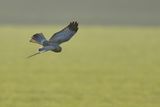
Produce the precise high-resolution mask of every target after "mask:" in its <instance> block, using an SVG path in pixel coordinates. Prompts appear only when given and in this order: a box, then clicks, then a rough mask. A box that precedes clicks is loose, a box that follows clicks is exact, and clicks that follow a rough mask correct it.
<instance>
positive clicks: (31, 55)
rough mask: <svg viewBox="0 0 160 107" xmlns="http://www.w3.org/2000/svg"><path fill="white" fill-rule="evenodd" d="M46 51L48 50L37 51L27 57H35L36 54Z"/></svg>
mask: <svg viewBox="0 0 160 107" xmlns="http://www.w3.org/2000/svg"><path fill="white" fill-rule="evenodd" d="M44 52H46V51H45V50H43V51H39V52H37V53H34V54H32V55H30V56H28V57H27V58H31V57H33V56H35V55H38V54H41V53H44Z"/></svg>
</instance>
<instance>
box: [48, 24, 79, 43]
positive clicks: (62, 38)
mask: <svg viewBox="0 0 160 107" xmlns="http://www.w3.org/2000/svg"><path fill="white" fill-rule="evenodd" d="M77 31H78V23H77V22H71V23H70V24H69V25H68V26H66V27H65V28H64V29H62V30H61V31H59V32H57V33H55V34H54V35H53V36H52V37H51V38H50V39H49V42H50V43H56V44H61V43H63V42H66V41H68V40H70V39H71V37H72V36H73V35H74V34H75V33H76V32H77Z"/></svg>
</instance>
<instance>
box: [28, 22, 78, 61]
mask: <svg viewBox="0 0 160 107" xmlns="http://www.w3.org/2000/svg"><path fill="white" fill-rule="evenodd" d="M77 31H78V23H77V22H76V21H73V22H70V24H69V25H68V26H66V27H65V28H64V29H62V30H61V31H59V32H57V33H55V34H53V36H52V37H51V38H50V39H49V40H47V39H46V38H45V37H44V35H43V33H36V34H34V35H33V36H32V38H31V40H30V42H32V43H37V44H40V45H42V48H39V50H38V52H37V53H35V54H33V55H30V56H28V58H30V57H32V56H35V55H37V54H40V53H43V52H47V51H53V52H57V53H58V52H61V51H62V48H61V47H60V44H61V43H63V42H66V41H68V40H70V39H71V38H72V37H73V35H74V34H75V33H76V32H77Z"/></svg>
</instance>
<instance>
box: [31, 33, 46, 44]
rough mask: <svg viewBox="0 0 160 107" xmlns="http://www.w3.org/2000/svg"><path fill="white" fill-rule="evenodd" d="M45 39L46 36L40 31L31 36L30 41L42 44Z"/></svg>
mask: <svg viewBox="0 0 160 107" xmlns="http://www.w3.org/2000/svg"><path fill="white" fill-rule="evenodd" d="M45 41H47V40H46V38H45V37H44V35H43V34H42V33H36V34H34V35H33V36H32V38H31V40H30V42H32V43H38V44H40V45H43V43H44V42H45Z"/></svg>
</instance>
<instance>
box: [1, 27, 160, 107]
mask: <svg viewBox="0 0 160 107" xmlns="http://www.w3.org/2000/svg"><path fill="white" fill-rule="evenodd" d="M59 29H61V27H60V26H57V27H53V26H1V27H0V32H1V35H0V60H1V61H0V107H160V101H159V100H160V28H159V27H100V26H97V27H96V26H95V27H93V26H91V27H89V26H88V27H87V26H81V27H80V29H79V31H78V33H77V34H76V36H75V37H73V38H72V40H71V41H69V42H67V43H64V44H62V47H63V50H62V53H53V52H47V53H44V54H41V55H38V56H35V57H32V58H30V59H26V57H27V56H28V55H30V54H33V53H35V52H36V51H37V48H39V45H36V44H32V43H29V42H28V41H29V39H30V37H31V36H32V34H34V33H37V32H43V33H44V34H45V35H47V38H49V37H50V36H51V35H52V33H53V32H56V31H57V30H59Z"/></svg>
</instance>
